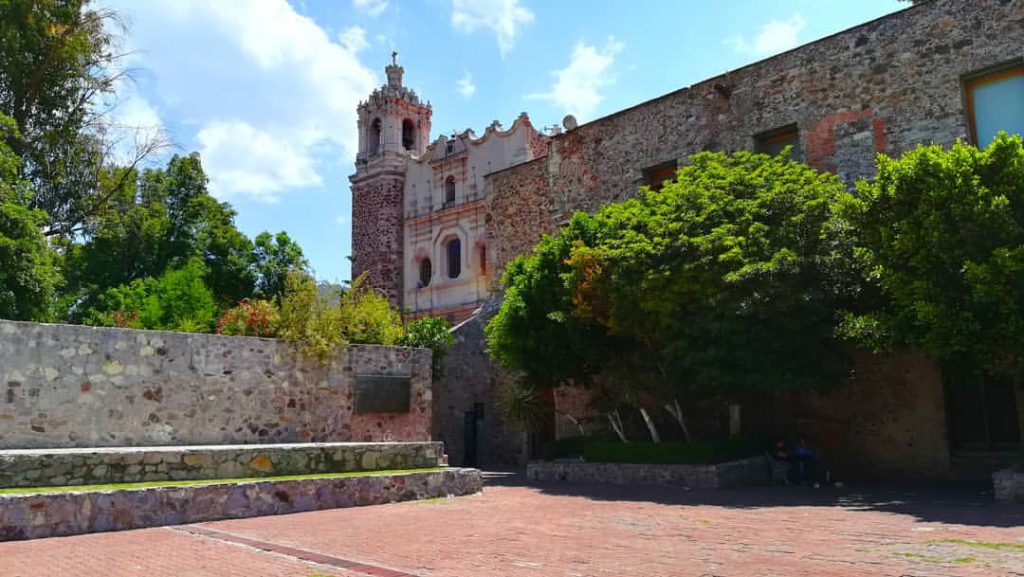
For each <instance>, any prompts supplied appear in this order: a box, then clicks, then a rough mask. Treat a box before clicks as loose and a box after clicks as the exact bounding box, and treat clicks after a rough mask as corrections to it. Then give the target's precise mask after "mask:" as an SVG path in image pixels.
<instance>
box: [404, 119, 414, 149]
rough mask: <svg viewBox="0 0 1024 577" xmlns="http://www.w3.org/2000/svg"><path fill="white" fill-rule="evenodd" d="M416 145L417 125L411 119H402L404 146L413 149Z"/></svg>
mask: <svg viewBox="0 0 1024 577" xmlns="http://www.w3.org/2000/svg"><path fill="white" fill-rule="evenodd" d="M415 146H416V126H415V125H414V124H413V123H412V121H411V120H409V119H405V120H403V121H402V148H405V149H406V150H412V149H413V148H414V147H415Z"/></svg>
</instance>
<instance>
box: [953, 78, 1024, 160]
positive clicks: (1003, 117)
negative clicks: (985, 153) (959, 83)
mask: <svg viewBox="0 0 1024 577" xmlns="http://www.w3.org/2000/svg"><path fill="white" fill-rule="evenodd" d="M964 91H965V93H966V97H967V118H968V123H969V124H970V128H971V139H972V140H973V141H974V144H975V145H977V146H979V147H984V146H988V145H989V144H990V143H991V142H992V140H993V139H994V138H995V137H996V135H997V134H999V132H1000V131H1006V132H1007V133H1009V134H1024V114H1022V113H1021V111H1022V110H1024V66H1022V65H1020V64H1017V65H1015V66H1012V67H1010V68H1003V69H1002V70H998V71H996V72H993V73H991V74H986V75H984V76H978V77H975V78H973V79H970V80H968V81H967V82H966V85H965V87H964Z"/></svg>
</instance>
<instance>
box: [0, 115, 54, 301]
mask: <svg viewBox="0 0 1024 577" xmlns="http://www.w3.org/2000/svg"><path fill="white" fill-rule="evenodd" d="M0 134H3V135H12V137H13V135H16V134H17V128H16V127H15V126H14V123H13V121H12V120H11V119H9V118H7V117H4V116H0ZM20 165H21V161H20V159H18V157H17V156H15V155H14V153H13V152H12V151H11V149H10V148H9V147H8V146H7V145H6V144H5V140H0V318H7V319H16V320H33V319H43V320H46V319H48V318H49V315H50V310H51V308H52V300H53V296H54V289H55V287H56V286H57V284H58V283H59V280H60V277H59V273H58V271H57V269H56V267H55V260H56V258H55V257H56V255H55V253H54V252H53V250H52V249H51V248H50V246H49V244H48V243H47V242H46V238H45V237H44V236H43V234H42V233H41V232H40V230H41V228H42V226H44V224H45V222H46V214H45V213H43V212H42V211H40V210H33V209H30V208H29V207H28V206H27V205H26V200H27V197H28V195H29V194H30V193H29V186H28V182H26V181H24V180H23V179H21V177H20V176H19V174H18V169H19V167H20Z"/></svg>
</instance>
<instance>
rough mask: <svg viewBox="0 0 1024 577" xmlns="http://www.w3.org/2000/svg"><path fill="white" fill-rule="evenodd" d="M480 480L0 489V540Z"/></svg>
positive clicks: (455, 490)
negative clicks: (15, 491)
mask: <svg viewBox="0 0 1024 577" xmlns="http://www.w3.org/2000/svg"><path fill="white" fill-rule="evenodd" d="M481 487H482V481H481V478H480V471H477V470H475V469H442V470H438V471H425V472H414V473H402V474H389V475H367V476H362V477H349V478H335V479H330V478H327V479H304V480H297V481H271V480H268V481H259V482H251V483H239V484H230V483H224V484H219V485H196V486H188V487H159V488H149V489H131V490H117V491H98V492H89V493H54V494H47V495H0V541H10V540H16V539H36V538H41V537H57V536H62V535H77V534H81V533H94V532H100V531H120V530H125V529H138V528H142V527H158V526H164V525H179V524H185V523H201V522H204V521H216V520H220V519H240V518H245V517H257V516H261V515H282V514H286V513H299V512H303V511H315V510H320V509H335V508H341V507H355V506H362V505H378V504H383V503H392V502H396V501H409V500H413V499H428V498H433V497H445V496H449V495H455V496H458V495H471V494H474V493H477V492H479V491H480V490H481Z"/></svg>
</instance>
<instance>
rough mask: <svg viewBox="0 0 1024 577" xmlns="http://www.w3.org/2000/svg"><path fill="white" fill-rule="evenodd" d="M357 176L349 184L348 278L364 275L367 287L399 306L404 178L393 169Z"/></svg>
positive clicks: (400, 295) (401, 285)
mask: <svg viewBox="0 0 1024 577" xmlns="http://www.w3.org/2000/svg"><path fill="white" fill-rule="evenodd" d="M360 177H361V178H364V180H360V181H358V182H357V181H353V184H352V278H357V277H359V275H361V274H363V273H364V272H365V273H367V279H366V282H367V286H371V287H373V288H375V289H378V290H382V291H384V293H385V294H386V295H387V297H388V300H389V301H391V304H392V305H394V306H401V305H402V302H401V298H402V292H403V284H402V283H403V280H402V250H403V245H404V240H403V238H404V230H405V226H404V221H403V220H402V206H403V202H402V196H403V187H404V186H405V176H404V173H403V172H401V171H397V170H396V171H392V172H389V171H384V172H383V173H380V174H375V175H374V176H373V177H370V178H368V179H365V178H366V177H364V176H362V175H360ZM353 178H355V177H353Z"/></svg>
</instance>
